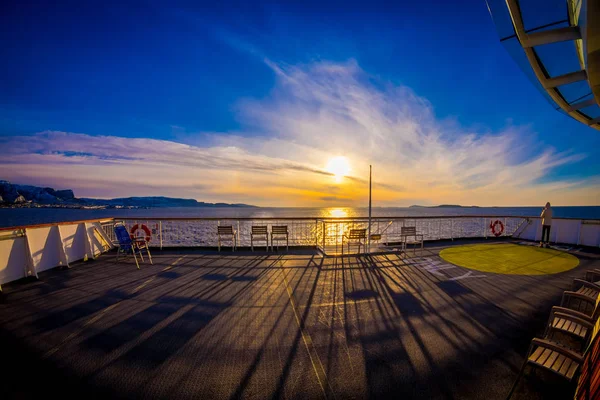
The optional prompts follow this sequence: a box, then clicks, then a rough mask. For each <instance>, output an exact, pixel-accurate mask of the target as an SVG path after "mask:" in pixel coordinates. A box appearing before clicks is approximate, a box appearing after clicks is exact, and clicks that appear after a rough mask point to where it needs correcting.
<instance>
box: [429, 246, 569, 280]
mask: <svg viewBox="0 0 600 400" xmlns="http://www.w3.org/2000/svg"><path fill="white" fill-rule="evenodd" d="M440 257H442V259H444V260H446V261H448V262H450V263H452V264H455V265H458V266H459V267H465V268H468V269H473V270H476V271H482V272H493V273H496V274H508V275H546V274H558V273H559V272H564V271H568V270H570V269H573V268H575V267H576V266H577V265H579V259H578V258H577V257H575V256H574V255H572V254H569V253H566V252H562V251H558V250H554V249H547V248H541V247H535V246H524V245H518V244H511V243H496V244H474V245H464V246H456V247H450V248H447V249H444V250H442V251H441V252H440Z"/></svg>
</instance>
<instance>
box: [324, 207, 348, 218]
mask: <svg viewBox="0 0 600 400" xmlns="http://www.w3.org/2000/svg"><path fill="white" fill-rule="evenodd" d="M327 211H329V216H330V217H333V218H346V217H347V216H348V209H347V208H330V209H328V210H327Z"/></svg>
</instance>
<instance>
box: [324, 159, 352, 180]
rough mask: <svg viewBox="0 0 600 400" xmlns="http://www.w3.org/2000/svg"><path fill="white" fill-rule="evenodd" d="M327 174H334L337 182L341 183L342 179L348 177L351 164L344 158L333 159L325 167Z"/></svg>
mask: <svg viewBox="0 0 600 400" xmlns="http://www.w3.org/2000/svg"><path fill="white" fill-rule="evenodd" d="M325 169H326V170H327V172H329V173H331V174H333V177H334V178H335V180H336V182H341V180H342V178H343V177H345V176H347V175H348V174H349V173H350V171H351V168H350V162H349V161H348V159H347V158H346V157H344V156H338V157H333V158H331V159H330V160H329V161H328V162H327V166H326V167H325Z"/></svg>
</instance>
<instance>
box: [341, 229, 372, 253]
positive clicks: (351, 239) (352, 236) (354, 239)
mask: <svg viewBox="0 0 600 400" xmlns="http://www.w3.org/2000/svg"><path fill="white" fill-rule="evenodd" d="M344 241H345V242H346V244H347V245H348V253H350V246H358V250H357V251H358V253H360V248H361V246H362V248H363V250H364V249H365V244H366V241H367V230H366V229H350V230H349V231H348V232H347V233H345V234H344V235H343V236H342V255H343V254H344Z"/></svg>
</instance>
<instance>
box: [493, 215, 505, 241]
mask: <svg viewBox="0 0 600 400" xmlns="http://www.w3.org/2000/svg"><path fill="white" fill-rule="evenodd" d="M498 225H500V229H498V231H496V226H498ZM490 228H491V229H492V233H493V234H494V236H496V237H498V236H500V235H502V232H504V224H503V223H502V221H500V220H499V219H497V220H495V221H494V222H491V223H490Z"/></svg>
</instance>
